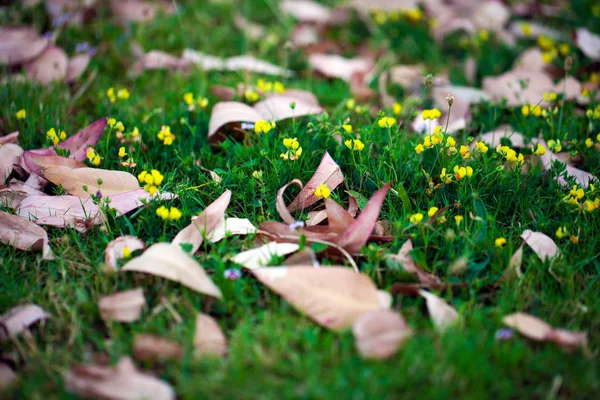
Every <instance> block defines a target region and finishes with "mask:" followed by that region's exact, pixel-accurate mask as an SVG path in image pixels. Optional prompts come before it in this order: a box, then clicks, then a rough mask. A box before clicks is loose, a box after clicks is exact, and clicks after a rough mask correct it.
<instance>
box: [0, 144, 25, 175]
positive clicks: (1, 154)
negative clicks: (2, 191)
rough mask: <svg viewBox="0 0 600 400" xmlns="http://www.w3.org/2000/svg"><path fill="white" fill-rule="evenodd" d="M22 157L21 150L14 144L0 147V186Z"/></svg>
mask: <svg viewBox="0 0 600 400" xmlns="http://www.w3.org/2000/svg"><path fill="white" fill-rule="evenodd" d="M22 155H23V149H22V148H21V147H20V146H19V145H16V144H12V143H8V144H5V145H1V146H0V185H3V184H4V182H5V181H6V180H7V179H8V177H9V175H10V174H11V173H12V171H13V168H14V166H15V165H19V160H20V159H21V156H22Z"/></svg>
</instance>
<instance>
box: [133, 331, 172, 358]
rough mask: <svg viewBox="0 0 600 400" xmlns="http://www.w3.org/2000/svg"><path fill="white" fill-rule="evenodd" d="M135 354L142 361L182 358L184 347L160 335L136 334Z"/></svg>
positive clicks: (134, 341) (134, 342)
mask: <svg viewBox="0 0 600 400" xmlns="http://www.w3.org/2000/svg"><path fill="white" fill-rule="evenodd" d="M133 355H134V356H135V358H136V359H138V360H140V361H164V360H167V359H172V358H181V356H182V355H183V348H182V347H181V346H180V345H178V344H177V343H175V342H172V341H170V340H167V339H165V338H162V337H160V336H154V335H145V334H136V335H135V339H134V340H133Z"/></svg>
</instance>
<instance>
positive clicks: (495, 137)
mask: <svg viewBox="0 0 600 400" xmlns="http://www.w3.org/2000/svg"><path fill="white" fill-rule="evenodd" d="M501 139H509V140H510V142H511V144H512V147H517V148H519V149H524V148H525V147H527V144H526V142H525V140H526V139H525V136H523V134H521V133H519V132H516V131H515V130H514V129H513V128H512V127H511V126H510V125H502V126H499V127H498V128H496V129H494V130H493V131H491V132H487V133H484V134H482V135H480V136H479V137H478V138H477V141H480V142H484V143H487V144H488V145H489V146H490V148H492V149H495V148H496V147H498V146H499V145H500V144H501ZM529 141H530V142H531V143H537V140H536V139H535V138H531V139H529Z"/></svg>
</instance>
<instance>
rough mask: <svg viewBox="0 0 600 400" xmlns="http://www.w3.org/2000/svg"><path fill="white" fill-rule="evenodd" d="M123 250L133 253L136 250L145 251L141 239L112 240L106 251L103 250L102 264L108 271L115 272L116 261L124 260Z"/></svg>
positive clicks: (124, 237) (125, 237) (124, 238)
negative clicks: (104, 264) (103, 263)
mask: <svg viewBox="0 0 600 400" xmlns="http://www.w3.org/2000/svg"><path fill="white" fill-rule="evenodd" d="M125 248H127V249H129V251H130V252H132V253H133V252H134V251H136V250H143V249H145V248H146V245H145V244H144V242H143V241H142V240H141V239H139V238H137V237H135V236H120V237H118V238H116V239H115V240H112V241H111V242H110V243H109V244H108V245H107V246H106V250H104V262H105V263H106V265H107V266H108V267H109V268H110V269H112V270H114V271H116V270H117V261H118V260H122V259H123V258H124V256H123V252H124V250H125Z"/></svg>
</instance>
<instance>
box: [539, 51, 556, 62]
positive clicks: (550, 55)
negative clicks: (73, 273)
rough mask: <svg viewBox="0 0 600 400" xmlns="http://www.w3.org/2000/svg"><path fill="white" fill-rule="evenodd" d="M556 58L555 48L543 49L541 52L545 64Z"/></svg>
mask: <svg viewBox="0 0 600 400" xmlns="http://www.w3.org/2000/svg"><path fill="white" fill-rule="evenodd" d="M555 58H556V50H554V49H552V50H550V51H544V52H543V53H542V61H544V62H545V63H546V64H550V63H551V62H552V61H553V60H554V59H555Z"/></svg>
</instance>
